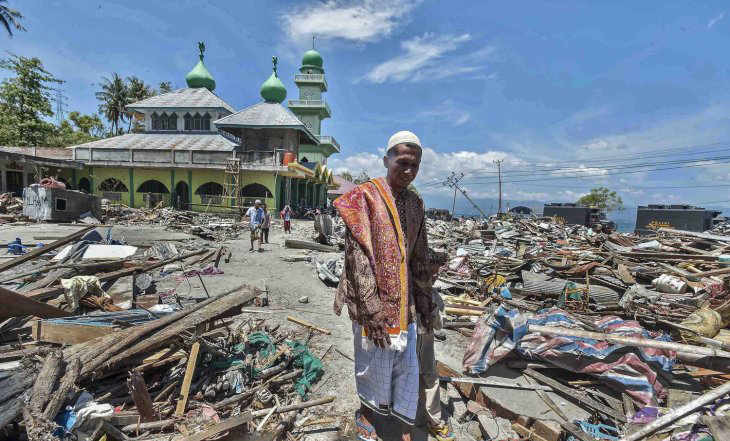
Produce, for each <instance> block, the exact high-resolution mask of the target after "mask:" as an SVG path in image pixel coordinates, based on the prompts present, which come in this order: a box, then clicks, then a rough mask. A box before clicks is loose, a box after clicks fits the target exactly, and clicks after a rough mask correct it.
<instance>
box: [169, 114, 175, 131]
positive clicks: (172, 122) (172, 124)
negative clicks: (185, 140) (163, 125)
mask: <svg viewBox="0 0 730 441" xmlns="http://www.w3.org/2000/svg"><path fill="white" fill-rule="evenodd" d="M168 121H169V122H168V126H169V127H170V130H177V113H173V114H172V115H170V116H169V117H168Z"/></svg>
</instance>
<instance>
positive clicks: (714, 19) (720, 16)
mask: <svg viewBox="0 0 730 441" xmlns="http://www.w3.org/2000/svg"><path fill="white" fill-rule="evenodd" d="M723 17H725V11H722V12H720V13H719V14H717V15H716V16H714V17H712V18H711V19H710V21H708V22H707V29H712V27H713V26H715V25H716V24H717V22H718V21H720V20H722V19H723Z"/></svg>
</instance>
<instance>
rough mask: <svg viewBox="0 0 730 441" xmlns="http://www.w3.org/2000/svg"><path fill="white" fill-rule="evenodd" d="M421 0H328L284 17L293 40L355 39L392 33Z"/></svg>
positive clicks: (359, 40) (375, 38) (302, 7)
mask: <svg viewBox="0 0 730 441" xmlns="http://www.w3.org/2000/svg"><path fill="white" fill-rule="evenodd" d="M420 2H421V0H359V1H343V0H329V1H325V2H323V3H313V2H306V5H300V6H299V7H297V8H295V9H292V10H290V11H287V12H285V13H284V14H283V15H282V20H283V22H284V25H285V32H286V33H287V35H288V36H289V38H290V39H291V40H292V41H296V42H301V41H304V40H308V39H309V38H311V37H312V35H315V36H316V37H317V38H323V39H333V38H341V39H344V40H349V41H356V42H370V41H377V40H381V39H383V38H386V37H388V36H390V34H392V33H393V31H394V30H395V29H396V28H397V27H398V26H399V25H400V24H402V23H403V22H404V21H405V20H406V19H407V17H408V14H409V13H410V12H411V10H413V8H415V7H416V6H417V5H418V4H419V3H420Z"/></svg>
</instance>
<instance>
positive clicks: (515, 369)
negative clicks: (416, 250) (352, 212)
mask: <svg viewBox="0 0 730 441" xmlns="http://www.w3.org/2000/svg"><path fill="white" fill-rule="evenodd" d="M428 222H429V223H428V226H429V230H428V232H429V244H430V246H431V247H433V248H435V250H436V252H437V253H438V254H441V255H442V256H444V257H445V260H446V262H447V263H446V264H445V265H444V266H443V267H442V268H441V269H440V271H439V274H438V277H437V280H436V284H435V287H436V288H437V289H438V290H439V292H440V293H441V295H442V297H443V299H444V301H445V305H446V308H445V312H446V315H447V318H448V319H447V320H446V322H445V327H446V328H447V329H453V330H456V331H458V332H460V333H462V334H463V335H466V336H467V337H469V338H470V341H469V344H468V347H467V349H466V353H465V355H464V360H463V366H462V369H463V372H465V373H467V374H469V375H472V376H479V377H487V378H465V377H461V378H458V377H460V376H459V374H458V373H456V372H449V375H451V376H453V378H452V379H451V380H450V381H453V382H454V384H456V385H457V386H458V387H459V389H460V391H461V392H462V394H463V398H464V399H465V400H476V401H477V402H478V403H480V404H482V405H483V406H486V407H488V408H489V409H490V410H491V412H492V413H493V414H496V415H497V416H499V417H503V418H507V419H508V420H510V421H511V422H512V429H513V430H514V431H515V432H516V433H517V434H518V435H519V436H522V437H526V439H528V438H529V439H539V440H554V441H557V440H558V439H563V437H569V439H581V440H589V439H619V438H620V437H623V438H621V439H624V440H637V439H645V437H646V436H648V435H651V434H660V435H656V436H658V437H657V438H654V439H657V440H659V439H665V438H666V439H669V437H670V436H672V437H673V438H672V439H688V440H689V439H692V440H697V439H712V438H711V437H710V434H712V435H714V436H715V438H714V439H725V437H727V436H728V432H727V429H726V428H725V429H722V427H723V426H722V424H727V421H728V419H730V413H728V414H726V413H725V412H726V410H725V409H726V408H725V405H723V403H724V401H717V400H718V399H719V398H721V397H723V396H724V395H725V394H727V393H728V392H729V391H730V382H726V381H727V379H729V378H730V377H728V376H727V374H730V351H728V350H730V330H728V329H726V328H727V327H728V325H730V283H729V281H728V276H730V266H729V265H730V255H729V254H730V236H728V235H723V234H719V233H722V232H724V231H725V230H724V229H721V228H718V229H716V230H715V231H713V232H709V233H694V232H688V231H681V230H671V229H660V230H658V231H657V232H656V234H655V235H653V236H651V237H648V236H638V235H634V234H622V233H616V232H612V231H610V230H609V231H603V230H602V228H601V227H596V228H595V229H591V228H585V227H579V226H566V225H562V224H559V223H556V222H555V221H554V220H552V219H550V218H543V219H524V218H514V219H504V220H490V221H488V222H486V221H485V222H474V221H471V220H470V221H465V222H453V223H450V222H445V221H430V220H429V221H428ZM444 369H446V368H444ZM495 379H496V380H495ZM515 379H517V381H515ZM496 383H499V384H496ZM707 388H709V391H706V389H707ZM518 391H519V392H520V393H523V394H524V398H517V396H518V395H519V394H517V392H518ZM507 397H509V399H507ZM536 402H539V403H540V406H543V407H544V409H543V410H541V411H537V412H532V413H530V412H529V411H526V409H527V408H530V407H533V408H535V407H537V408H539V407H540V406H538V405H535V403H536ZM565 402H569V403H571V405H570V406H567V407H565ZM713 403H715V404H714V405H713ZM474 409H476V411H475V412H477V413H478V410H479V409H482V410H483V407H481V406H473V407H472V410H474ZM477 413H474V412H472V413H471V415H472V417H474V418H475V417H477V416H478V415H477ZM724 427H727V425H726V426H724ZM703 437H704V438H703Z"/></svg>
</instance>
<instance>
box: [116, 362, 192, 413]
mask: <svg viewBox="0 0 730 441" xmlns="http://www.w3.org/2000/svg"><path fill="white" fill-rule="evenodd" d="M127 387H128V388H129V394H130V395H131V396H132V400H134V405H135V406H137V410H138V411H139V416H140V419H141V420H142V422H143V423H147V422H150V421H154V420H155V419H156V418H155V410H154V408H153V407H152V397H150V393H149V391H148V390H147V384H146V383H145V382H144V378H142V374H140V373H139V371H136V370H133V371H131V372H130V373H129V379H127ZM186 399H187V395H186Z"/></svg>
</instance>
